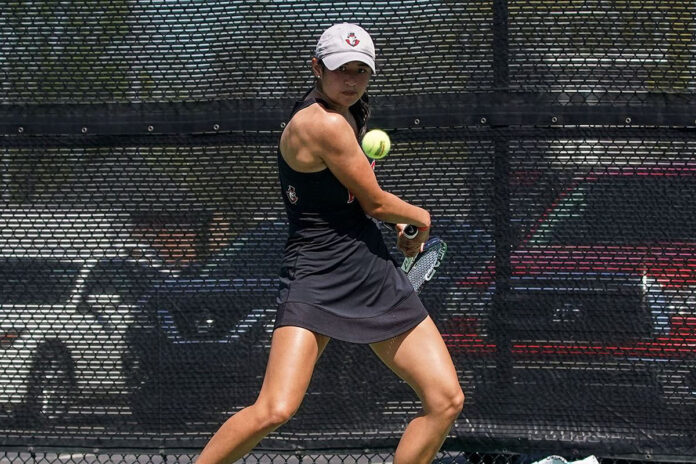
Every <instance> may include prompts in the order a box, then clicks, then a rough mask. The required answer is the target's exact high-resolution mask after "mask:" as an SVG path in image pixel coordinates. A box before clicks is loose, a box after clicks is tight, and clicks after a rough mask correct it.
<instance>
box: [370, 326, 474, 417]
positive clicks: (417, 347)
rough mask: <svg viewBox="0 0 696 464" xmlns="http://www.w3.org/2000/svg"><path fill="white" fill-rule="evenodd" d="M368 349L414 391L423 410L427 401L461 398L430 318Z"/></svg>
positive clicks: (453, 374) (458, 386)
mask: <svg viewBox="0 0 696 464" xmlns="http://www.w3.org/2000/svg"><path fill="white" fill-rule="evenodd" d="M370 346H371V348H372V350H373V351H374V352H375V353H376V354H377V356H379V358H380V359H381V360H382V361H383V362H384V363H385V364H386V365H387V366H388V367H389V368H390V369H391V370H392V371H394V372H395V373H396V374H397V375H398V376H399V377H401V378H402V379H403V380H404V381H405V382H407V383H408V384H409V385H410V386H411V388H413V389H414V390H415V392H416V394H417V395H418V397H419V398H420V399H421V401H423V402H424V406H425V407H427V403H428V401H429V400H433V401H437V400H440V399H444V400H448V399H451V398H452V397H456V396H459V395H461V387H460V385H459V380H458V379H457V371H456V369H455V367H454V364H453V363H452V358H451V356H450V354H449V351H447V347H446V346H445V343H444V341H443V340H442V336H441V335H440V332H439V331H438V330H437V327H436V326H435V323H433V321H432V319H431V318H430V317H427V318H425V320H423V321H422V322H421V323H420V324H418V325H417V326H416V327H414V328H413V329H411V330H409V331H408V332H406V333H403V334H401V335H398V336H396V337H394V338H391V339H389V340H385V341H382V342H378V343H373V344H371V345H370Z"/></svg>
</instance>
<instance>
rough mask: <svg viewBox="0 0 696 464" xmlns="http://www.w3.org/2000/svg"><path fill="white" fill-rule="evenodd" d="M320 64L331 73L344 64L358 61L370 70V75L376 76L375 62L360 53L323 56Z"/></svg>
mask: <svg viewBox="0 0 696 464" xmlns="http://www.w3.org/2000/svg"><path fill="white" fill-rule="evenodd" d="M321 60H322V62H323V63H324V65H325V66H326V67H327V68H328V69H329V70H331V71H334V70H336V69H337V68H338V67H339V66H342V65H344V64H346V63H350V62H351V61H360V62H361V63H365V64H366V65H368V66H369V67H370V69H372V74H377V70H376V69H375V60H373V59H372V58H370V57H369V56H367V55H366V54H364V53H360V52H342V53H334V54H331V55H329V56H325V57H323V58H322V59H321Z"/></svg>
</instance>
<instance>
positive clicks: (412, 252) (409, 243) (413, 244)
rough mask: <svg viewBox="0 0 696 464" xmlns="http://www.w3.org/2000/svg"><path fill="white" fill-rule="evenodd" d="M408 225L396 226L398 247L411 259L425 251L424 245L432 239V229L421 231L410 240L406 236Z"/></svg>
mask: <svg viewBox="0 0 696 464" xmlns="http://www.w3.org/2000/svg"><path fill="white" fill-rule="evenodd" d="M405 227H406V224H397V225H396V232H397V236H396V247H397V248H398V249H399V250H400V251H401V252H402V253H403V254H404V255H405V256H407V257H409V258H411V257H413V256H416V255H417V254H418V253H420V252H421V251H423V244H424V243H425V242H426V241H427V240H428V238H429V237H430V229H427V230H419V231H418V234H417V235H416V236H415V237H414V238H408V237H406V235H404V228H405Z"/></svg>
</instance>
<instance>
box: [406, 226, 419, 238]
mask: <svg viewBox="0 0 696 464" xmlns="http://www.w3.org/2000/svg"><path fill="white" fill-rule="evenodd" d="M404 235H405V236H406V238H408V239H411V238H416V235H418V228H417V227H416V226H414V225H413V224H408V225H407V226H406V227H404Z"/></svg>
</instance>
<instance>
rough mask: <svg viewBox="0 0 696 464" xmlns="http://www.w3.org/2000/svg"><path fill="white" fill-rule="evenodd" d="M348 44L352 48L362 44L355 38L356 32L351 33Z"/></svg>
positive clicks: (347, 40)
mask: <svg viewBox="0 0 696 464" xmlns="http://www.w3.org/2000/svg"><path fill="white" fill-rule="evenodd" d="M346 43H347V44H348V45H350V46H351V47H355V46H356V45H358V44H359V43H360V40H359V39H358V38H357V37H356V36H355V32H351V33H350V34H348V37H347V38H346Z"/></svg>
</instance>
